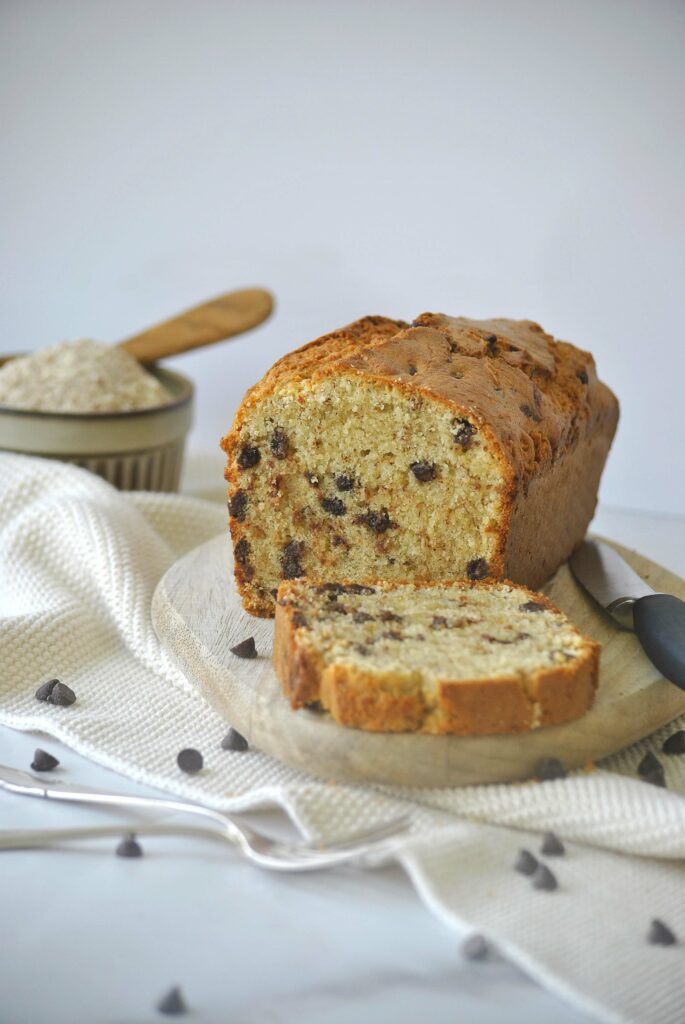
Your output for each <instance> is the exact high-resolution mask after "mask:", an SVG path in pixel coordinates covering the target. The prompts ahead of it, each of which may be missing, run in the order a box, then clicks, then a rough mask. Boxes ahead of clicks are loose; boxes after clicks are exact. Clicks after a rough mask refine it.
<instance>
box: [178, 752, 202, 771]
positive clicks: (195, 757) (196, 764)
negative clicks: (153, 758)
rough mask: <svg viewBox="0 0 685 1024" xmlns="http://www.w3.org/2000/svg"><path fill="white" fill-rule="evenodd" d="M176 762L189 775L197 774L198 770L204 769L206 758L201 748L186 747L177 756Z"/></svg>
mask: <svg viewBox="0 0 685 1024" xmlns="http://www.w3.org/2000/svg"><path fill="white" fill-rule="evenodd" d="M176 764H177V765H178V767H179V768H180V769H181V771H182V772H186V774H187V775H195V773H196V772H199V771H202V766H203V765H204V759H203V757H202V754H201V753H200V751H199V750H195V749H194V748H193V747H186V748H185V750H182V751H181V752H180V753H179V755H178V756H177V758H176Z"/></svg>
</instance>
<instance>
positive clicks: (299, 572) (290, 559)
mask: <svg viewBox="0 0 685 1024" xmlns="http://www.w3.org/2000/svg"><path fill="white" fill-rule="evenodd" d="M303 551H304V541H302V540H291V541H290V543H289V544H286V546H285V547H284V548H283V554H282V555H281V573H282V575H283V579H286V580H294V579H297V577H298V576H304V569H303V568H302V561H301V559H302V553H303Z"/></svg>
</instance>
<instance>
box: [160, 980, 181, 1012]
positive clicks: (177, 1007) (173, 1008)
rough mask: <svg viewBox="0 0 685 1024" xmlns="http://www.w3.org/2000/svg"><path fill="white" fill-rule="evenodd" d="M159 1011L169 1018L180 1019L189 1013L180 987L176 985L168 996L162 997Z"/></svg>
mask: <svg viewBox="0 0 685 1024" xmlns="http://www.w3.org/2000/svg"><path fill="white" fill-rule="evenodd" d="M157 1009H158V1010H159V1012H160V1013H164V1014H166V1016H167V1017H180V1016H182V1015H183V1014H184V1013H187V1012H188V1007H187V1005H186V1001H185V999H184V998H183V993H182V992H181V990H180V988H179V987H178V985H174V987H173V988H170V989H169V991H168V992H167V993H166V995H164V996H162V998H161V999H160V1001H159V1002H158V1003H157Z"/></svg>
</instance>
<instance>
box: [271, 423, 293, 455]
mask: <svg viewBox="0 0 685 1024" xmlns="http://www.w3.org/2000/svg"><path fill="white" fill-rule="evenodd" d="M270 443H271V454H272V455H273V456H274V458H276V459H287V458H288V451H289V450H290V445H289V444H288V435H287V434H286V432H285V430H283V428H282V427H276V429H275V430H274V432H273V434H272V435H271V442H270Z"/></svg>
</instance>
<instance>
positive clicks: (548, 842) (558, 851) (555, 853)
mask: <svg viewBox="0 0 685 1024" xmlns="http://www.w3.org/2000/svg"><path fill="white" fill-rule="evenodd" d="M540 853H544V854H545V856H546V857H561V856H562V855H563V854H564V853H566V850H565V848H564V844H563V843H562V841H561V839H559V837H558V836H556V835H555V834H554V832H545V834H544V836H543V837H542V845H541V847H540Z"/></svg>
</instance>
